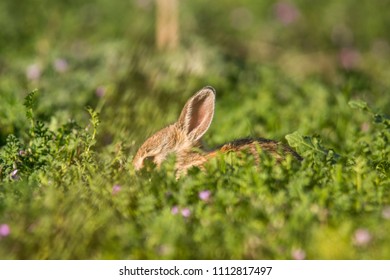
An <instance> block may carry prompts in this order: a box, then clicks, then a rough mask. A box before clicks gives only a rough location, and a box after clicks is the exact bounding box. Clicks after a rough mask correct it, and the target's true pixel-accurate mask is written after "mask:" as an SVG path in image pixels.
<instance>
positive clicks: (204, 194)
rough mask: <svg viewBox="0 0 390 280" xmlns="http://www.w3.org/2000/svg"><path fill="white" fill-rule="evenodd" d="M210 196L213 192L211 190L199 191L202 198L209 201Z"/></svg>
mask: <svg viewBox="0 0 390 280" xmlns="http://www.w3.org/2000/svg"><path fill="white" fill-rule="evenodd" d="M210 197H211V192H210V191H209V190H204V191H201V192H199V198H200V200H203V201H206V202H207V201H209V200H210Z"/></svg>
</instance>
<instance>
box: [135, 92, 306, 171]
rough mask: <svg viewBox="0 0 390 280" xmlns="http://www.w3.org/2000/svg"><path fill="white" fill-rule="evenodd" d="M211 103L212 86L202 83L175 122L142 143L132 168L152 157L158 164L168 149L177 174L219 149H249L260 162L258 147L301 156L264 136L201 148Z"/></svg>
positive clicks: (279, 156)
mask: <svg viewBox="0 0 390 280" xmlns="http://www.w3.org/2000/svg"><path fill="white" fill-rule="evenodd" d="M214 103H215V90H214V89H213V88H212V87H209V86H208V87H204V88H203V89H201V90H200V91H198V92H197V93H195V94H194V95H193V96H192V97H191V98H190V99H189V100H188V101H187V103H186V104H185V106H184V108H183V110H182V112H181V114H180V117H179V119H178V121H177V122H176V123H174V124H172V125H169V126H167V127H165V128H163V129H161V130H160V131H158V132H156V133H155V134H154V135H152V136H151V137H149V138H148V139H147V140H146V141H145V142H144V143H143V144H142V146H141V147H140V148H139V149H138V151H137V153H136V155H135V157H134V159H133V165H134V168H135V169H136V170H139V169H141V168H142V167H143V165H144V160H145V159H147V158H151V159H152V160H153V162H154V163H155V164H156V165H157V166H159V165H160V164H161V163H162V162H163V161H164V160H165V159H166V157H167V156H168V155H169V154H171V153H173V154H176V157H177V160H176V170H177V172H178V176H180V175H183V174H185V173H186V171H187V169H188V168H190V167H192V166H198V167H201V168H202V166H203V164H204V163H205V162H206V161H208V160H209V159H210V158H212V157H215V156H216V155H217V154H218V153H227V152H239V151H249V152H250V153H251V154H253V155H254V157H255V160H256V163H258V164H259V163H260V157H259V154H258V151H259V149H258V148H259V147H260V149H261V150H262V151H264V152H267V153H270V154H271V155H272V156H274V157H275V158H276V160H277V161H278V162H280V161H282V160H283V159H284V158H285V157H286V155H287V154H290V155H292V156H293V157H294V158H296V159H297V160H302V158H301V156H300V155H299V154H298V153H296V152H295V151H294V150H293V149H291V148H290V147H289V146H287V145H283V144H281V143H279V142H277V141H274V140H269V139H264V138H255V139H251V138H244V139H238V140H234V141H232V142H229V143H226V144H223V145H221V146H220V147H218V148H216V149H215V150H212V151H205V150H201V149H200V147H201V145H200V141H201V138H202V136H203V135H204V133H206V131H207V129H208V128H209V126H210V124H211V121H212V118H213V115H214Z"/></svg>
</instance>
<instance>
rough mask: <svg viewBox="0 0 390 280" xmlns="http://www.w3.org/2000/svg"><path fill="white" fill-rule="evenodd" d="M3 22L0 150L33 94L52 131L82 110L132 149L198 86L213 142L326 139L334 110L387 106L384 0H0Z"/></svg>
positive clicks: (20, 124)
mask: <svg viewBox="0 0 390 280" xmlns="http://www.w3.org/2000/svg"><path fill="white" fill-rule="evenodd" d="M0 26H1V30H0V128H1V129H0V145H1V144H4V142H5V137H6V135H8V134H10V133H14V134H16V135H18V136H22V135H23V131H24V130H25V129H26V126H27V121H26V120H25V117H24V115H22V114H21V112H22V103H23V98H24V96H26V94H27V93H28V92H29V91H31V90H33V89H35V88H37V89H38V90H39V95H38V96H39V97H38V99H39V101H38V108H37V112H38V114H39V116H40V118H43V119H44V120H46V121H47V122H49V123H50V125H51V128H53V129H54V128H56V126H58V124H60V123H63V122H66V121H68V120H69V119H75V120H76V121H78V122H87V118H88V114H87V113H86V111H85V110H84V108H85V107H86V106H91V107H93V108H96V109H97V110H98V111H99V112H100V113H101V120H102V127H101V129H102V130H103V131H104V133H101V134H100V137H101V139H100V140H101V141H100V144H101V145H102V146H104V145H107V144H110V143H112V142H113V141H115V140H118V141H124V142H126V143H128V145H130V148H132V147H133V145H135V144H137V145H138V144H139V143H140V141H142V140H143V139H145V137H147V136H148V135H150V133H152V132H153V131H155V130H156V129H158V128H160V127H161V126H162V125H165V124H167V122H173V121H174V120H175V119H176V117H177V115H178V114H179V111H180V109H181V107H182V106H183V104H184V102H185V100H186V99H187V98H188V97H189V96H190V95H191V94H192V93H194V92H195V91H197V90H198V89H200V88H201V87H203V86H205V85H212V86H214V87H215V88H216V90H217V95H218V96H217V112H216V116H215V121H214V124H213V126H212V127H213V129H211V130H212V131H214V132H210V134H209V136H207V137H208V140H209V141H211V142H212V143H217V142H219V141H225V140H230V139H231V138H235V137H242V136H246V135H259V136H267V137H276V138H282V137H283V135H285V134H286V133H289V132H291V131H294V130H300V131H301V132H303V133H314V132H315V133H321V134H324V135H326V137H327V138H328V141H329V142H331V143H332V145H334V146H336V147H337V146H339V143H340V133H345V130H344V128H345V124H343V125H341V126H340V124H339V122H340V120H339V121H337V120H334V117H335V116H338V117H340V116H342V115H343V113H342V110H341V111H340V107H339V108H338V110H337V112H336V111H334V110H333V109H332V108H333V107H332V106H333V105H335V104H339V105H340V104H344V103H346V102H347V101H348V100H350V99H353V98H362V99H364V100H366V101H367V102H369V103H370V104H371V105H373V106H374V107H375V108H378V109H380V110H381V111H383V112H385V113H386V112H387V113H389V108H390V106H389V105H390V97H389V86H390V66H389V63H388V62H389V58H390V43H389V41H390V1H388V0H361V1H359V2H356V1H352V0H343V1H339V0H327V1H310V0H296V1H293V0H291V1H288V0H284V1H270V0H263V1H257V0H241V1H238V0H225V1H205V0H198V1H189V0H110V1H108V0H94V1H91V0H85V1H77V0H58V1H50V0H21V1H13V0H2V1H1V3H0ZM343 102H344V103H343ZM341 108H343V107H341ZM297 112H299V113H300V114H297ZM313 120H315V121H316V122H313ZM113 124H114V125H113ZM232 124H234V125H236V126H235V130H234V131H232V129H231V126H232ZM338 128H340V131H337V129H338ZM341 128H342V129H341ZM226 135H229V136H228V137H227V136H226ZM226 138H228V139H226Z"/></svg>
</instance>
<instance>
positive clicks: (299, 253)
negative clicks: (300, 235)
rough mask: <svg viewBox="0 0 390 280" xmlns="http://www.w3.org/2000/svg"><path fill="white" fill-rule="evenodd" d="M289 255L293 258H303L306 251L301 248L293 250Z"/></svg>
mask: <svg viewBox="0 0 390 280" xmlns="http://www.w3.org/2000/svg"><path fill="white" fill-rule="evenodd" d="M291 255H292V258H293V259H294V260H304V259H305V258H306V253H305V251H303V250H302V249H295V250H293V251H292V252H291Z"/></svg>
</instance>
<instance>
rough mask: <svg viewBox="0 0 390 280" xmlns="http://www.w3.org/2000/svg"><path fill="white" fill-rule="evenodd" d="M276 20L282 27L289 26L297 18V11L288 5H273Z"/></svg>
mask: <svg viewBox="0 0 390 280" xmlns="http://www.w3.org/2000/svg"><path fill="white" fill-rule="evenodd" d="M275 15H276V18H277V19H278V20H279V21H280V22H281V23H283V24H284V25H289V24H291V23H293V22H295V21H296V20H297V19H298V18H299V10H298V9H297V8H296V7H295V6H294V5H293V4H290V3H287V2H278V3H277V4H276V5H275Z"/></svg>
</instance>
